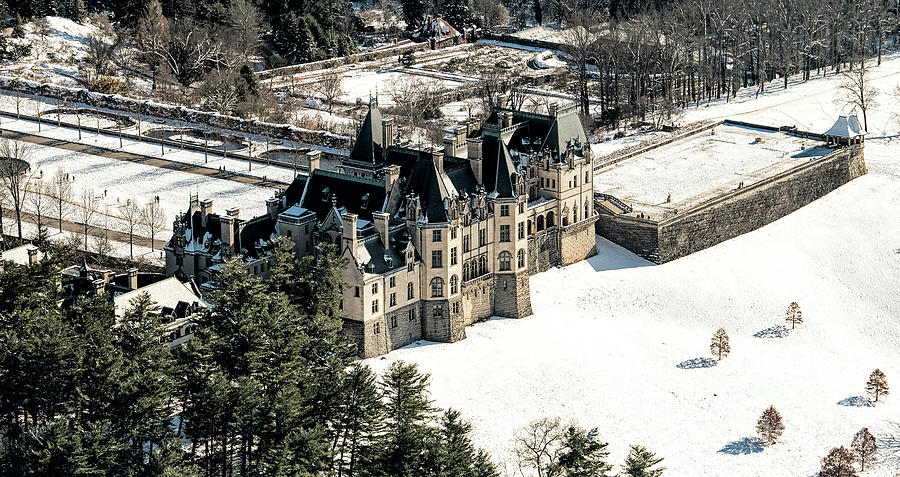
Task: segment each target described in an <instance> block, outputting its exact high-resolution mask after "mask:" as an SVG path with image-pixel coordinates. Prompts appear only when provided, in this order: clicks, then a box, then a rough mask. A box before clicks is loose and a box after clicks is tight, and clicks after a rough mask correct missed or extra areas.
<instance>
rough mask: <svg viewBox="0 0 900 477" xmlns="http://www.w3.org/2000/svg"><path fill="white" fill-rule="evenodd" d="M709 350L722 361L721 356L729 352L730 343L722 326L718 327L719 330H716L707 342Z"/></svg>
mask: <svg viewBox="0 0 900 477" xmlns="http://www.w3.org/2000/svg"><path fill="white" fill-rule="evenodd" d="M709 351H710V352H711V353H712V354H713V356H716V357H717V358H718V359H719V361H722V358H723V357H725V356H728V353H731V345H730V344H729V343H728V335H727V334H726V333H725V329H724V328H719V331H716V334H714V335H713V337H712V342H711V343H710V344H709Z"/></svg>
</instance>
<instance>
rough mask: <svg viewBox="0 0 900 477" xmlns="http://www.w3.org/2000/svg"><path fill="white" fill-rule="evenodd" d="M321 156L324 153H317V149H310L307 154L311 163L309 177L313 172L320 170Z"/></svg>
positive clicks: (307, 158)
mask: <svg viewBox="0 0 900 477" xmlns="http://www.w3.org/2000/svg"><path fill="white" fill-rule="evenodd" d="M321 156H322V151H317V150H315V149H310V150H309V152H307V153H306V160H307V161H309V175H312V173H313V171H314V170H316V169H318V168H319V160H320V158H321Z"/></svg>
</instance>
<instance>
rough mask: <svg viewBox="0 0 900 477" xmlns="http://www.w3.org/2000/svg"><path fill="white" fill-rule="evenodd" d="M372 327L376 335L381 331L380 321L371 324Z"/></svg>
mask: <svg viewBox="0 0 900 477" xmlns="http://www.w3.org/2000/svg"><path fill="white" fill-rule="evenodd" d="M372 328H373V331H374V332H375V334H376V335H377V334H378V333H381V323H375V325H373V326H372Z"/></svg>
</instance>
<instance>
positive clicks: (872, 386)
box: [866, 369, 891, 402]
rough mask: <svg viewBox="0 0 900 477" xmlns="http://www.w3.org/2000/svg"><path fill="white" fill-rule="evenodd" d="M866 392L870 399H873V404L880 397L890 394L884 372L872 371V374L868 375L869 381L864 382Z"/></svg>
mask: <svg viewBox="0 0 900 477" xmlns="http://www.w3.org/2000/svg"><path fill="white" fill-rule="evenodd" d="M866 392H867V393H869V396H870V397H873V398H875V402H878V398H880V397H881V396H887V395H888V394H890V393H891V392H890V388H888V383H887V377H886V376H885V375H884V371H882V370H880V369H876V370H875V371H872V374H870V375H869V380H868V381H866Z"/></svg>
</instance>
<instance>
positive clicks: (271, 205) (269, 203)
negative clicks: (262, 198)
mask: <svg viewBox="0 0 900 477" xmlns="http://www.w3.org/2000/svg"><path fill="white" fill-rule="evenodd" d="M280 203H281V199H279V198H278V197H272V198H271V199H266V212H268V213H269V217H271V218H272V220H276V219H277V218H278V205H279V204H280Z"/></svg>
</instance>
